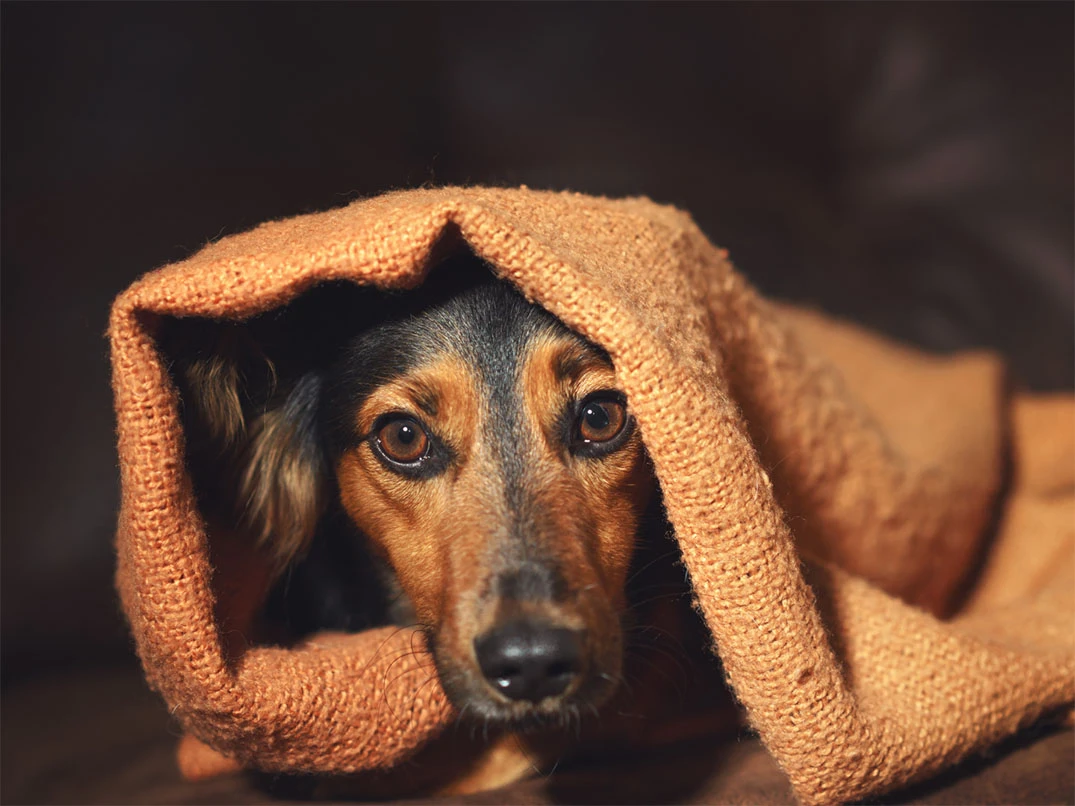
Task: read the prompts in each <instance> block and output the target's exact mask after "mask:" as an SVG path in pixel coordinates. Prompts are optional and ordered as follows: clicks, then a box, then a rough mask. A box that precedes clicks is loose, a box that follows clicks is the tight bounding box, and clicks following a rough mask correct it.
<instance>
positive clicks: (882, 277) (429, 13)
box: [0, 3, 1075, 691]
mask: <svg viewBox="0 0 1075 806" xmlns="http://www.w3.org/2000/svg"><path fill="white" fill-rule="evenodd" d="M0 13H2V26H0V27H2V50H0V53H2V60H3V63H2V71H0V77H2V78H0V80H2V87H0V97H2V124H3V137H2V173H0V175H2V194H3V195H2V214H3V220H2V234H3V240H2V249H3V253H2V293H0V300H2V328H3V329H2V340H0V344H2V369H3V378H2V409H0V411H2V449H3V450H2V483H3V498H2V510H0V512H2V522H0V529H2V532H0V534H2V541H3V542H2V548H3V553H2V595H3V599H2V610H0V612H2V622H3V623H2V639H3V645H2V661H3V667H2V668H3V680H4V684H5V689H6V690H9V691H10V689H11V686H12V685H14V684H17V683H19V682H20V681H25V680H27V678H30V677H33V678H38V677H40V676H41V675H42V674H43V673H45V672H48V671H50V670H52V671H58V670H60V669H61V668H67V667H69V666H76V667H80V668H88V667H90V666H108V665H110V664H121V665H123V664H128V665H129V664H131V663H133V656H132V654H131V652H130V648H129V641H128V638H127V636H126V632H125V630H124V627H123V624H122V619H121V618H120V616H119V613H118V608H117V606H116V603H115V600H114V595H113V592H112V589H111V572H112V554H111V539H112V531H113V528H114V523H115V515H116V510H117V497H118V490H117V470H116V457H115V453H114V446H113V423H112V413H111V396H110V388H109V367H108V353H107V344H106V342H105V339H104V330H105V326H106V322H107V312H108V306H109V302H110V300H111V298H112V297H113V296H114V295H115V294H116V293H117V292H119V291H120V290H121V289H123V288H124V287H125V286H126V285H127V284H128V283H130V282H131V281H132V280H133V279H134V278H135V277H137V276H138V275H139V274H140V273H142V272H144V271H146V270H149V269H151V268H154V267H156V266H159V265H161V264H164V263H167V262H170V261H173V260H176V259H179V258H182V257H184V256H186V255H188V254H190V253H191V252H192V251H194V250H196V249H197V248H198V247H199V246H201V245H203V244H205V243H206V242H207V241H209V240H212V239H215V238H217V237H218V236H221V235H224V234H227V233H232V232H237V231H239V230H242V229H244V228H247V227H250V226H252V225H253V224H255V223H258V222H260V221H262V220H265V219H268V218H274V217H282V216H288V215H292V214H296V213H302V212H307V211H313V210H321V209H325V208H328V207H333V206H337V205H342V204H346V203H347V202H349V201H351V200H353V199H355V198H358V197H362V196H367V195H372V194H375V193H378V192H380V191H384V190H387V189H392V188H403V187H411V186H415V185H419V184H426V183H429V184H448V183H494V184H512V185H513V184H519V183H526V184H529V185H530V186H532V187H542V188H554V189H573V190H579V191H583V192H588V193H597V194H610V195H622V194H646V195H649V196H651V197H653V198H655V199H657V200H659V201H662V202H671V203H675V204H677V205H680V206H682V207H684V208H686V209H688V210H690V211H691V212H692V213H693V214H694V216H695V217H696V219H697V220H698V222H699V223H700V225H701V226H702V228H703V229H704V230H705V231H706V232H707V233H708V234H709V235H710V237H711V238H712V239H713V240H714V241H715V242H717V243H720V244H721V245H723V246H726V247H728V248H729V249H730V250H731V254H732V257H733V258H734V259H735V261H736V262H737V264H738V265H739V266H740V268H741V269H742V270H743V271H744V272H745V273H746V274H747V275H748V276H750V277H751V278H752V279H753V280H754V281H755V282H756V283H757V284H758V285H759V286H760V287H761V288H762V289H764V290H765V291H767V292H769V293H772V294H777V295H780V296H784V297H789V298H793V299H798V300H803V301H807V302H811V303H816V304H819V305H821V306H823V307H825V308H827V309H829V310H832V311H834V312H837V313H841V314H844V315H847V316H850V317H852V318H854V319H857V320H859V321H863V322H866V323H869V324H870V325H872V326H874V327H877V328H880V329H882V330H885V331H887V332H889V333H892V334H895V335H897V336H900V337H902V338H905V339H909V340H911V341H914V342H916V343H919V344H921V345H924V346H927V347H931V348H935V349H942V350H950V349H954V348H958V347H967V346H990V347H992V348H995V349H997V350H1000V351H1002V352H1003V353H1004V354H1005V355H1006V356H1007V357H1008V358H1009V359H1010V361H1011V364H1012V367H1013V371H1014V374H1015V377H1016V379H1017V380H1018V381H1019V382H1020V383H1023V384H1025V385H1029V386H1031V387H1034V388H1037V389H1064V388H1071V386H1072V384H1073V366H1075V357H1073V356H1075V352H1073V331H1075V319H1073V293H1075V291H1073V271H1072V265H1073V257H1072V244H1073V223H1072V222H1073V219H1075V208H1073V204H1075V202H1073V188H1072V182H1073V160H1072V142H1073V136H1075V130H1073V113H1072V99H1073V92H1075V87H1073V77H1072V76H1073V70H1072V30H1073V22H1075V20H1073V6H1072V4H1070V3H1049V4H1034V3H1019V4H1014V5H1009V4H1003V3H989V4H971V3H962V4H941V5H917V4H909V3H908V4H904V3H900V4H894V5H875V4H866V3H863V4H839V5H825V4H805V5H794V6H784V5H774V4H756V5H736V4H724V3H721V4H691V5H678V4H671V3H670V4H662V5H649V4H630V5H614V4H592V5H571V4H556V5H542V6H536V5H527V4H511V5H486V4H475V5H469V4H453V5H426V4H414V3H407V4H400V5H367V4H361V5H344V4H329V5H314V4H305V5H299V4H294V5H292V4H265V5H254V4H239V5H229V4H213V5H198V4H182V5H179V4H128V3H123V4H110V5H98V4H77V5H67V4H61V3H41V4H36V3H34V4H30V3H5V4H4V5H3V8H2V12H0Z"/></svg>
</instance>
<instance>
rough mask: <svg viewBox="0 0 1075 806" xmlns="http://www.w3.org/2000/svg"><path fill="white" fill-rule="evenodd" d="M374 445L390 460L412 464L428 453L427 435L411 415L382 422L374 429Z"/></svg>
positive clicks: (402, 463)
mask: <svg viewBox="0 0 1075 806" xmlns="http://www.w3.org/2000/svg"><path fill="white" fill-rule="evenodd" d="M375 437H376V438H375V439H374V445H375V446H376V448H377V450H379V451H380V452H381V454H382V455H383V456H384V457H385V458H386V459H388V460H389V461H390V462H396V463H398V464H401V465H413V464H416V463H417V462H420V461H421V460H422V459H423V458H424V457H425V456H426V455H428V453H429V435H428V434H427V433H426V430H425V429H424V428H422V426H421V424H420V423H419V422H418V421H417V420H415V419H413V418H411V417H399V418H396V419H392V420H389V421H388V422H386V423H384V424H382V425H381V426H380V427H379V428H378V429H377V431H376V434H375Z"/></svg>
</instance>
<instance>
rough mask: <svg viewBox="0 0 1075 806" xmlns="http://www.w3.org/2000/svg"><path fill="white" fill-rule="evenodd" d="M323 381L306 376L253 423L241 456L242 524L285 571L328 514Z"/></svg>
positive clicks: (240, 496) (310, 375) (315, 374)
mask: <svg viewBox="0 0 1075 806" xmlns="http://www.w3.org/2000/svg"><path fill="white" fill-rule="evenodd" d="M321 386H322V381H321V378H320V376H319V375H318V374H317V373H314V372H310V373H307V374H306V375H303V376H302V377H301V378H300V379H299V381H298V382H297V383H296V384H295V385H294V387H292V389H291V391H290V392H289V393H288V394H287V396H286V397H285V398H284V399H283V401H282V402H279V403H277V404H275V405H270V406H269V407H268V408H267V409H266V410H265V411H264V412H263V413H262V414H260V415H258V416H257V417H255V418H254V420H253V421H252V422H251V424H250V426H249V429H248V433H247V435H246V438H245V440H244V443H243V447H242V451H241V453H240V455H239V467H240V469H241V476H240V479H239V487H238V498H239V502H238V503H239V506H240V512H239V516H240V523H241V525H242V526H243V527H244V530H246V531H247V532H248V533H249V534H252V535H253V536H254V537H256V538H257V540H258V542H259V543H260V544H262V545H264V546H266V547H267V548H269V549H270V551H271V552H272V554H273V557H274V559H275V561H276V564H277V569H278V570H280V569H282V568H283V567H284V566H286V565H287V563H288V562H290V561H291V560H292V559H293V558H294V557H295V556H296V555H298V554H299V553H301V552H302V551H303V550H304V549H305V548H306V546H307V545H308V544H309V542H310V539H311V538H312V537H313V534H314V531H315V529H316V528H317V523H318V521H319V520H320V518H321V515H322V513H323V512H324V509H325V502H326V499H327V488H328V467H327V462H326V460H325V456H324V453H323V448H322V440H321V437H320V434H319V432H318V407H319V406H320V400H321Z"/></svg>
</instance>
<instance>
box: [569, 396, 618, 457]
mask: <svg viewBox="0 0 1075 806" xmlns="http://www.w3.org/2000/svg"><path fill="white" fill-rule="evenodd" d="M626 425H627V407H626V406H625V405H624V403H623V401H621V400H616V399H615V398H610V397H595V398H591V399H589V400H586V401H584V402H583V404H582V406H581V407H580V408H579V413H578V421H577V426H576V429H577V430H576V442H577V443H579V447H585V446H587V445H593V446H595V447H596V446H597V445H603V444H605V443H609V442H612V441H613V440H615V439H616V437H618V436H620V434H622V433H623V431H624V428H625V427H626Z"/></svg>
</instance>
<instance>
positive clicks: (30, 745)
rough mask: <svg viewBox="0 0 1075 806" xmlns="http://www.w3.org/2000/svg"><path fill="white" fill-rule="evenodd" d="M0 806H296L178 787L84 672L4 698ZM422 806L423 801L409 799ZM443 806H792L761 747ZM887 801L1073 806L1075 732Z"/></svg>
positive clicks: (230, 785) (104, 681)
mask: <svg viewBox="0 0 1075 806" xmlns="http://www.w3.org/2000/svg"><path fill="white" fill-rule="evenodd" d="M3 717H4V718H3V723H2V734H0V753H2V755H0V768H2V769H3V776H2V777H0V801H2V802H3V803H5V804H170V803H184V804H244V803H250V804H253V803H270V802H271V803H301V802H304V801H302V800H299V799H295V798H291V799H288V798H287V797H283V796H277V797H271V796H269V795H268V794H267V793H266V790H265V789H264V788H262V787H260V786H259V785H258V784H257V783H256V782H255V781H253V780H252V779H250V778H249V777H246V776H241V775H233V776H227V777H222V778H216V779H212V780H207V781H199V782H190V781H184V780H183V779H182V778H181V777H180V775H179V770H178V769H177V767H176V762H175V745H176V742H177V740H178V739H177V734H178V726H177V725H176V724H175V722H174V721H173V720H170V719H169V717H168V713H167V710H166V709H165V708H164V706H163V704H162V703H161V702H160V699H159V698H158V697H157V696H156V695H154V694H152V693H151V692H150V691H149V690H148V689H147V688H146V686H145V683H144V682H143V681H142V680H141V676H140V675H139V674H138V672H136V671H134V670H121V671H115V672H103V671H98V672H92V673H90V672H83V673H81V674H78V675H67V676H54V677H51V678H48V679H43V680H39V681H35V682H27V683H24V684H22V685H20V686H18V687H17V688H14V689H9V690H7V691H5V693H4V697H3ZM411 802H415V803H417V802H419V801H411ZM439 802H441V803H459V804H464V803H471V804H479V803H488V804H500V803H519V804H553V803H673V802H679V803H699V804H700V803H736V804H755V805H756V806H768V805H769V804H786V803H790V802H791V794H790V789H789V788H788V785H787V780H786V779H785V778H784V776H783V775H782V774H781V773H780V770H779V769H778V768H777V767H776V765H775V764H774V763H773V761H772V759H771V757H770V756H769V755H768V753H766V752H765V749H764V748H763V747H762V746H761V743H760V742H758V740H757V739H750V738H746V739H743V740H741V741H738V742H733V743H729V744H723V745H719V746H716V747H693V748H686V749H679V750H676V751H674V752H673V751H670V752H669V753H667V754H664V755H663V756H661V757H657V758H650V759H644V760H637V759H636V760H632V761H631V762H629V763H622V764H619V765H615V764H609V765H606V766H603V767H597V768H595V769H590V770H576V771H570V772H560V773H558V774H557V775H556V776H555V777H553V778H551V779H536V780H530V781H524V782H521V783H519V784H516V785H515V786H513V787H510V788H509V789H506V790H498V791H495V792H487V793H483V794H480V795H472V796H467V797H452V798H444V799H442V800H441V801H439ZM885 802H886V803H921V804H957V803H967V804H972V803H973V804H1065V803H1075V734H1073V733H1072V731H1070V730H1064V731H1059V732H1056V733H1053V734H1045V735H1042V736H1036V737H1035V736H1026V737H1021V738H1020V739H1018V740H1017V741H1014V742H1010V743H1008V744H1006V745H1004V746H1003V747H1002V748H1000V749H999V750H998V752H996V753H993V754H990V755H989V756H988V757H987V758H985V759H984V760H980V761H978V760H976V761H972V762H968V763H967V764H964V765H963V766H961V767H959V768H957V769H955V770H953V771H950V772H948V773H945V774H944V775H943V776H942V777H941V778H939V779H936V780H934V781H930V782H927V783H926V784H924V785H921V786H919V787H916V788H915V789H913V790H910V791H904V792H901V793H896V794H894V795H892V796H891V797H889V798H886V799H885Z"/></svg>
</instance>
